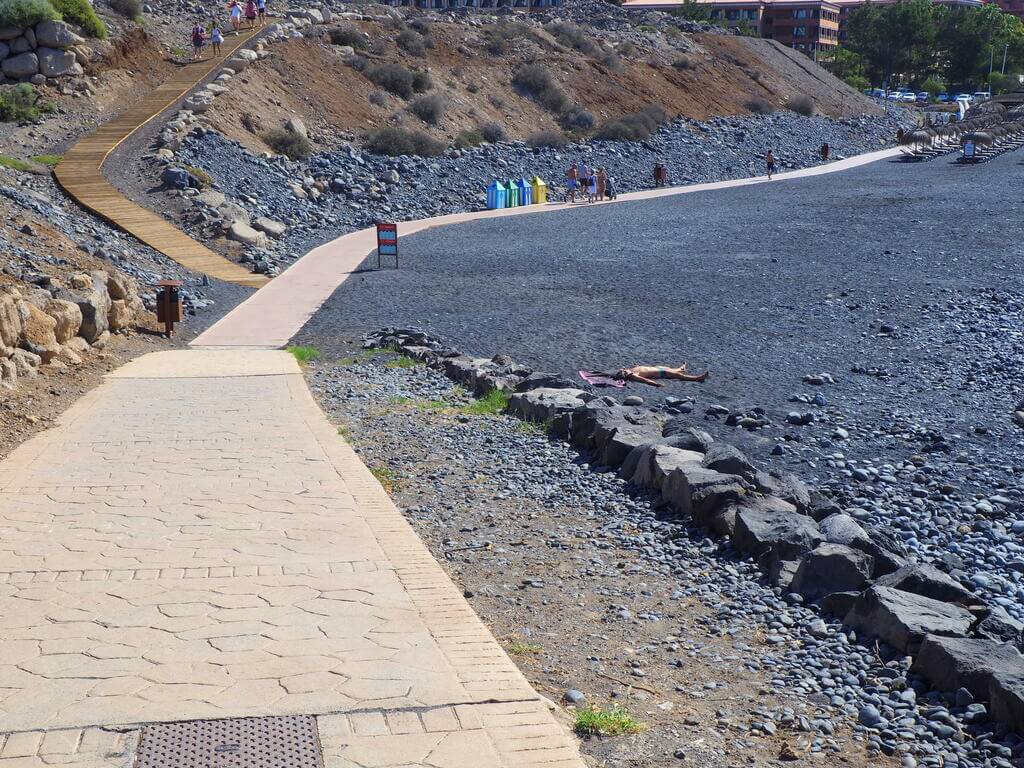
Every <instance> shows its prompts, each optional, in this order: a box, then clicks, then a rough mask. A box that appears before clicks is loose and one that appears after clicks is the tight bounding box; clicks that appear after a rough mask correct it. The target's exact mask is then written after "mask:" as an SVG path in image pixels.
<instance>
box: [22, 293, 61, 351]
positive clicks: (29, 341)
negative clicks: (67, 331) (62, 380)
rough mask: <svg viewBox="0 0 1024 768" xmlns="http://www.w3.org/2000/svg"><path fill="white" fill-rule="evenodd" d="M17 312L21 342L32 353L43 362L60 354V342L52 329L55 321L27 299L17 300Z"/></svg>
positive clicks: (55, 325)
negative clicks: (19, 319)
mask: <svg viewBox="0 0 1024 768" xmlns="http://www.w3.org/2000/svg"><path fill="white" fill-rule="evenodd" d="M18 314H19V315H21V344H20V346H22V347H24V348H25V349H27V350H28V351H29V352H31V353H32V354H34V355H39V356H40V357H41V358H42V359H43V362H44V363H48V362H50V360H52V359H53V358H55V357H56V356H57V355H59V354H60V344H58V343H57V337H56V335H55V333H54V329H55V328H56V327H57V321H56V320H54V319H53V318H52V317H50V316H49V315H48V314H46V313H45V312H43V310H41V309H40V308H39V307H37V306H36V305H35V304H30V303H29V302H27V301H19V302H18Z"/></svg>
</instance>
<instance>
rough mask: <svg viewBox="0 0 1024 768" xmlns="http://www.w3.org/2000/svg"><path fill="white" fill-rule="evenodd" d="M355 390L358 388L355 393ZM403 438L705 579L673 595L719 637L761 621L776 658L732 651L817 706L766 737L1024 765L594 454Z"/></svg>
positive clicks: (362, 368) (367, 390)
mask: <svg viewBox="0 0 1024 768" xmlns="http://www.w3.org/2000/svg"><path fill="white" fill-rule="evenodd" d="M309 378H310V384H311V387H312V388H313V390H314V392H315V393H316V394H317V396H318V397H319V398H320V399H321V400H322V402H323V403H324V405H325V407H327V408H328V410H329V411H332V412H335V413H339V412H340V413H341V414H343V415H345V416H346V417H361V418H365V416H366V413H367V411H368V410H370V409H371V408H373V407H379V405H380V404H381V403H386V402H389V401H391V402H393V401H394V400H395V399H396V398H399V399H401V398H418V399H426V400H438V399H443V398H445V397H450V396H451V394H450V393H451V382H450V381H449V380H448V379H447V378H445V377H444V376H442V375H441V374H440V373H437V372H434V371H431V370H429V369H427V368H425V367H423V366H417V367H413V368H395V367H385V366H382V365H380V364H379V363H373V362H365V363H364V362H360V363H351V364H348V365H345V364H341V365H339V366H337V367H333V366H330V367H325V366H316V367H315V368H314V369H313V370H312V371H311V372H310V374H309ZM357 382H359V383H361V386H358V387H357V386H355V384H356V383H357ZM362 385H365V386H362ZM408 429H409V433H410V437H409V439H422V440H426V441H429V442H430V443H431V444H432V445H436V446H437V450H438V451H441V452H443V453H444V454H445V455H446V456H448V457H449V460H450V461H455V462H458V463H459V465H460V467H464V468H465V469H466V470H467V471H468V472H471V473H472V472H481V473H493V471H494V467H495V466H496V465H500V466H501V467H502V476H503V477H505V478H507V481H506V482H507V491H506V493H507V494H508V495H509V496H511V497H519V498H530V499H538V500H541V502H542V503H543V501H544V500H546V499H551V500H552V502H553V503H564V502H568V503H571V504H572V505H573V506H576V507H578V508H579V514H580V515H581V516H586V517H591V518H594V517H596V518H599V519H602V520H604V523H603V528H604V531H605V532H607V534H608V535H609V536H610V537H613V538H614V539H615V540H616V542H617V543H618V544H620V545H622V546H626V547H630V548H633V549H635V550H636V551H637V552H638V553H640V554H641V555H642V556H643V558H644V560H645V562H646V563H647V564H648V567H649V568H651V569H652V570H656V571H658V572H660V573H663V574H677V575H678V576H680V577H681V581H682V579H683V577H685V575H686V574H688V573H695V572H706V573H707V574H708V577H707V579H706V580H704V581H702V582H701V583H699V584H694V583H690V584H685V583H683V584H681V586H680V588H679V590H678V591H677V592H676V593H675V594H674V595H673V599H684V598H686V597H696V598H698V599H699V600H701V601H702V602H704V603H707V604H719V605H721V606H722V608H721V610H720V611H719V613H718V620H719V621H720V623H721V631H722V632H724V633H729V632H730V627H733V626H736V625H744V626H750V625H752V624H755V625H759V626H762V627H763V628H764V630H765V632H766V638H765V639H766V643H767V645H768V650H767V651H764V650H760V649H756V648H752V647H750V646H749V645H746V644H737V646H736V648H735V650H736V653H737V654H739V655H741V656H742V657H744V663H745V665H746V666H747V667H748V668H749V669H751V670H752V671H759V670H763V671H765V672H768V673H769V674H770V676H771V679H772V685H773V686H774V687H775V688H776V689H777V690H780V691H789V692H793V693H796V694H798V695H800V696H802V697H805V698H806V700H807V702H808V703H809V704H811V705H813V706H816V707H818V708H819V709H820V710H821V714H820V715H819V716H817V717H807V716H797V715H796V714H795V713H794V712H792V711H789V712H787V711H785V710H784V709H783V710H780V711H776V712H770V713H765V715H766V716H765V720H764V722H763V724H761V725H760V726H759V728H760V729H764V731H765V732H766V733H767V732H770V733H774V732H775V729H776V728H781V729H786V730H793V731H796V732H798V733H799V732H804V733H811V734H813V735H814V738H813V740H812V742H811V746H810V750H811V751H812V752H819V751H830V750H833V749H835V748H836V745H835V743H834V742H833V741H831V740H830V738H829V736H830V734H831V733H833V732H834V731H835V729H836V724H837V722H839V721H842V720H843V719H844V718H849V719H856V721H857V724H856V726H855V732H856V733H858V734H859V736H860V738H863V739H864V741H865V744H866V747H867V748H868V750H869V751H877V752H883V753H886V754H898V755H900V757H901V760H902V765H903V766H908V767H909V766H914V765H927V766H936V767H937V766H951V765H961V766H965V767H966V766H979V768H980V767H981V766H999V767H1000V768H1001V767H1002V766H1016V765H1020V764H1022V762H1021V761H1022V759H1024V741H1022V740H1021V739H1020V738H1019V737H1018V736H1016V735H1014V734H1006V731H1005V728H1002V727H1001V726H996V725H994V724H992V723H991V722H988V721H987V720H986V717H985V707H984V705H981V704H978V703H975V702H974V701H973V700H970V699H969V698H968V697H969V695H968V696H965V695H964V694H965V693H966V692H960V693H940V692H936V691H932V690H929V686H928V685H927V684H926V683H925V682H924V681H923V680H921V679H920V678H919V677H917V676H916V675H913V674H911V673H909V659H905V658H897V659H892V660H890V661H888V662H887V663H883V662H882V661H881V660H880V659H879V657H878V656H877V655H876V653H875V651H874V650H873V649H872V648H869V647H866V646H863V645H859V644H858V643H857V640H856V634H855V633H854V632H852V631H850V630H848V629H845V628H843V627H842V626H841V625H840V624H839V623H838V622H835V621H832V620H825V619H823V618H822V617H821V616H819V615H818V614H817V612H816V611H814V610H812V609H809V608H806V607H804V606H802V605H799V604H792V603H791V602H788V601H787V600H786V599H785V596H783V595H780V594H778V590H773V589H770V588H768V587H766V586H763V585H762V584H760V583H759V581H760V580H759V572H758V569H757V568H756V566H754V565H753V564H752V563H751V562H749V561H745V560H742V559H740V558H738V557H737V556H736V553H735V551H734V550H732V548H731V546H729V545H724V544H723V543H722V542H721V541H715V540H713V539H711V538H709V537H708V536H707V534H706V532H705V531H703V530H702V529H698V528H693V527H688V526H685V525H682V524H681V523H679V522H673V521H671V520H665V519H659V517H660V515H659V510H658V503H657V501H656V500H654V499H653V498H652V497H651V496H650V495H646V494H644V493H639V494H638V493H636V490H635V489H631V488H630V487H629V486H628V484H627V483H626V482H625V481H623V480H621V479H620V478H618V477H617V476H616V475H615V474H614V473H610V472H607V471H600V470H599V469H598V468H595V467H593V466H592V465H591V464H590V463H588V462H587V461H586V459H585V458H584V459H583V460H582V461H581V460H580V458H579V457H578V455H577V454H576V452H575V451H574V450H572V449H571V448H570V447H569V446H567V445H564V444H561V443H558V442H548V441H546V440H545V439H543V438H539V437H536V436H525V435H524V434H523V433H522V432H521V431H520V430H517V428H516V423H515V420H514V419H511V418H509V417H499V418H496V419H475V420H472V421H471V422H469V421H468V420H467V422H456V423H455V424H453V425H451V426H450V427H448V428H445V429H442V428H439V427H437V426H436V425H425V424H424V423H422V422H421V423H416V422H415V420H414V421H413V423H411V424H410V425H409V427H408ZM424 430H426V432H425V434H424ZM413 434H415V435H416V436H417V437H415V438H414V437H413V436H412V435H413ZM355 443H356V447H357V449H359V450H360V452H361V453H364V454H368V455H370V456H373V457H374V458H377V459H379V458H381V457H380V455H379V451H378V449H376V448H375V447H374V446H372V445H360V444H359V440H358V436H357V437H356V438H355ZM555 499H557V500H558V501H557V502H555V501H554V500H555ZM444 501H445V500H444V499H431V500H429V501H426V502H425V503H424V506H423V508H412V509H409V510H406V513H407V514H408V515H410V516H412V517H416V516H418V515H421V514H422V513H425V512H429V511H431V506H430V505H431V504H442V503H444ZM473 541H475V540H470V543H473ZM618 618H619V619H620V620H623V621H631V620H638V621H661V620H663V619H671V617H670V616H660V615H646V614H645V615H643V616H635V617H634V616H633V615H632V614H631V613H630V611H629V607H628V606H625V605H624V606H622V609H621V611H620V614H619V616H618ZM689 652H690V654H695V653H699V649H691V650H690V651H689ZM665 663H673V662H672V661H671V660H669V661H666V662H665ZM755 730H758V729H755ZM968 737H969V738H968Z"/></svg>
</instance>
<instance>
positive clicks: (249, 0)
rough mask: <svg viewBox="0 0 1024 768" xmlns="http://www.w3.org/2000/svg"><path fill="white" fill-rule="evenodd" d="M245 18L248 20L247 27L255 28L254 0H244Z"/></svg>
mask: <svg viewBox="0 0 1024 768" xmlns="http://www.w3.org/2000/svg"><path fill="white" fill-rule="evenodd" d="M245 20H246V21H247V22H249V29H255V28H256V0H246V1H245Z"/></svg>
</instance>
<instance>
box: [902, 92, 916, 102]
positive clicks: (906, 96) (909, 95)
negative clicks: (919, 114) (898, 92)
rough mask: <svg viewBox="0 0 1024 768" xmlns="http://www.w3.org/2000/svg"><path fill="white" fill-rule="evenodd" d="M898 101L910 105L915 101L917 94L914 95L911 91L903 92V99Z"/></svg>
mask: <svg viewBox="0 0 1024 768" xmlns="http://www.w3.org/2000/svg"><path fill="white" fill-rule="evenodd" d="M900 101H906V102H910V103H911V104H912V103H914V102H915V101H917V94H916V93H914V92H913V91H904V92H903V98H901V99H900Z"/></svg>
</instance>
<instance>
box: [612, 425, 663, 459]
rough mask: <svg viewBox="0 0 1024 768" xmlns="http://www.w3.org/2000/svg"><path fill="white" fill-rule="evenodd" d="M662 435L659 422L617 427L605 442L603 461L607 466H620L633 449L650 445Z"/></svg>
mask: <svg viewBox="0 0 1024 768" xmlns="http://www.w3.org/2000/svg"><path fill="white" fill-rule="evenodd" d="M660 436H661V426H660V425H659V424H635V425H629V426H623V427H620V428H618V429H616V430H615V431H614V432H613V433H612V434H611V435H609V436H608V439H607V440H606V441H605V443H604V448H603V450H602V451H601V462H602V463H603V464H604V465H605V466H607V467H618V466H620V465H621V464H622V463H623V462H624V461H625V460H626V457H627V456H629V454H630V452H631V451H633V449H635V448H638V447H640V446H642V445H648V444H650V443H651V442H652V441H654V440H658V439H659V438H660Z"/></svg>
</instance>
